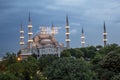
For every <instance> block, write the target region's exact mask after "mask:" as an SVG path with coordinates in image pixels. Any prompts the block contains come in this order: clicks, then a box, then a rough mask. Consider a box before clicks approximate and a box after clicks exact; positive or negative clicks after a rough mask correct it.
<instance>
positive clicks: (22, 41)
mask: <svg viewBox="0 0 120 80" xmlns="http://www.w3.org/2000/svg"><path fill="white" fill-rule="evenodd" d="M20 46H21V50H22V49H23V48H24V30H23V26H22V24H21V29H20Z"/></svg>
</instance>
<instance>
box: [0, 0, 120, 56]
mask: <svg viewBox="0 0 120 80" xmlns="http://www.w3.org/2000/svg"><path fill="white" fill-rule="evenodd" d="M29 11H30V12H31V18H32V24H33V33H34V34H35V33H36V32H37V31H38V30H39V27H40V26H48V27H50V26H51V23H52V22H54V25H55V26H56V27H59V33H58V34H57V35H56V38H57V40H58V41H59V42H62V43H64V44H65V17H66V14H68V16H69V25H70V32H71V35H70V38H71V47H81V44H80V41H81V39H80V36H81V29H82V27H83V28H84V32H85V37H86V46H88V45H94V46H95V45H103V40H102V38H103V36H102V32H103V22H104V21H105V22H106V27H107V33H108V36H107V38H108V43H109V44H112V43H117V44H120V37H119V34H120V0H0V54H1V55H3V54H5V52H8V51H9V52H17V51H18V50H19V48H20V46H19V41H20V40H19V36H20V34H19V30H20V24H21V23H23V26H24V30H25V38H26V39H25V42H27V39H28V36H27V31H28V30H27V25H28V14H29Z"/></svg>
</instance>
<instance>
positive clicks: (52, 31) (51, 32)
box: [51, 23, 55, 36]
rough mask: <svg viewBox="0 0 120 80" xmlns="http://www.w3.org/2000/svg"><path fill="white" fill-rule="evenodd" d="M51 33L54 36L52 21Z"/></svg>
mask: <svg viewBox="0 0 120 80" xmlns="http://www.w3.org/2000/svg"><path fill="white" fill-rule="evenodd" d="M51 34H52V36H55V28H54V25H53V23H52V28H51Z"/></svg>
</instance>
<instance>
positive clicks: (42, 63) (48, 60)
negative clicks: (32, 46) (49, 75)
mask: <svg viewBox="0 0 120 80" xmlns="http://www.w3.org/2000/svg"><path fill="white" fill-rule="evenodd" d="M56 59H58V57H55V56H52V55H47V56H42V57H40V58H39V60H38V66H39V69H40V71H43V69H44V68H46V67H47V66H49V65H50V64H52V62H53V61H54V60H56Z"/></svg>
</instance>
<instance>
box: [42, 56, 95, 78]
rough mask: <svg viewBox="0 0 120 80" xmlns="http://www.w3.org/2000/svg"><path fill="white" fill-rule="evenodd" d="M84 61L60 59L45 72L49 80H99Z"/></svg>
mask: <svg viewBox="0 0 120 80" xmlns="http://www.w3.org/2000/svg"><path fill="white" fill-rule="evenodd" d="M89 67H90V65H89V63H86V62H85V61H84V60H83V59H73V58H67V57H66V58H60V59H58V60H55V61H54V62H53V63H52V65H50V66H48V67H47V68H46V69H45V71H44V72H43V73H44V75H45V76H47V78H48V80H97V79H96V76H95V73H94V72H92V71H91V69H90V68H89Z"/></svg>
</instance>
